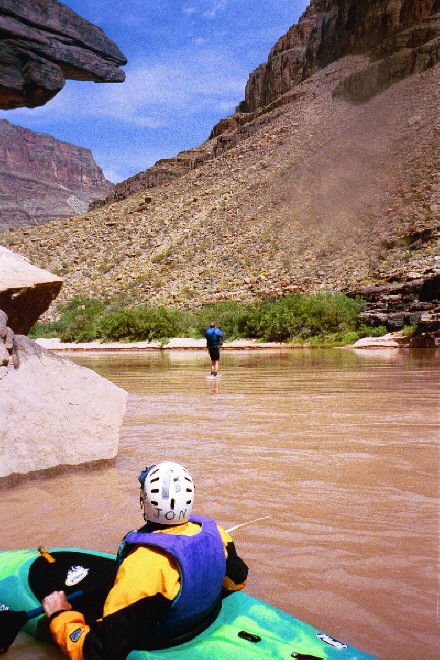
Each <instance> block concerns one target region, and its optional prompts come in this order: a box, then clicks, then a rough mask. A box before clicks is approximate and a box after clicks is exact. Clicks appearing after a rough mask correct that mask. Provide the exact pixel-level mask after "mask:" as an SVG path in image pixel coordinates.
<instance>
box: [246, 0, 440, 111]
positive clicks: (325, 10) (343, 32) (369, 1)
mask: <svg viewBox="0 0 440 660" xmlns="http://www.w3.org/2000/svg"><path fill="white" fill-rule="evenodd" d="M438 9H439V8H438V2H437V1H436V0H394V1H393V2H390V1H389V0H363V1H362V2H359V0H312V2H311V3H310V6H309V7H308V8H307V9H306V11H305V12H304V14H303V15H302V16H301V18H300V20H299V22H298V24H297V25H294V26H292V27H291V28H290V30H289V31H288V32H287V34H285V35H284V36H283V37H281V39H279V41H278V42H277V43H276V44H275V46H274V47H273V48H272V50H271V52H270V53H269V57H268V60H267V62H266V63H265V64H262V65H261V66H259V67H258V69H256V70H255V71H254V72H253V73H252V74H251V75H250V77H249V81H248V83H247V86H246V92H245V100H244V101H243V102H242V103H241V105H240V110H241V111H242V112H255V111H256V110H258V109H259V108H263V107H265V106H267V105H269V104H270V103H272V102H273V101H274V100H275V99H276V98H277V97H279V96H281V95H282V94H285V93H286V92H288V91H289V90H291V89H292V88H293V87H294V86H295V85H297V84H299V83H300V82H302V81H303V80H305V79H306V78H308V77H309V76H310V75H312V74H313V73H314V72H316V71H317V70H318V69H321V68H324V67H325V66H327V65H328V64H330V63H331V62H334V61H336V60H337V59H339V58H341V57H344V56H346V55H350V54H353V55H355V54H359V53H366V52H368V53H369V54H370V55H371V57H372V59H380V58H384V57H388V56H390V55H392V54H393V53H395V52H397V51H399V50H403V49H414V48H416V47H418V46H421V45H422V44H425V43H427V42H429V41H430V40H431V39H433V38H434V37H435V36H436V35H438V25H436V24H435V17H436V13H437V12H438Z"/></svg>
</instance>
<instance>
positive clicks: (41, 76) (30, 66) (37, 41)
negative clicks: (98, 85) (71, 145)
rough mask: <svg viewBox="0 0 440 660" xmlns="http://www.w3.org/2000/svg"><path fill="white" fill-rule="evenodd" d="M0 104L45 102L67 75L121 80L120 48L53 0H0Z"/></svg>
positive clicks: (14, 105) (13, 105)
mask: <svg viewBox="0 0 440 660" xmlns="http://www.w3.org/2000/svg"><path fill="white" fill-rule="evenodd" d="M0 62H1V64H0V107H2V108H4V109H7V110H8V109H12V108H18V107H22V106H26V107H28V108H35V107H37V106H39V105H44V104H45V103H47V101H49V100H50V99H51V98H53V97H54V96H55V95H56V94H57V93H58V92H59V91H60V90H61V89H62V88H63V86H64V84H65V81H66V79H71V80H91V81H94V82H122V81H123V80H124V79H125V74H124V72H123V71H121V69H120V68H119V67H120V66H121V65H124V64H126V63H127V60H126V58H125V56H124V55H123V53H121V51H120V50H119V49H118V47H117V46H116V44H115V43H114V42H113V41H112V40H111V39H109V38H108V37H107V36H106V35H105V34H104V32H103V31H102V30H101V29H100V28H98V27H96V26H95V25H92V23H89V22H88V21H86V20H85V19H84V18H81V16H78V14H76V13H75V12H73V11H72V10H71V9H70V8H69V7H66V6H65V5H62V4H61V3H59V2H57V1H56V0H33V1H32V2H30V1H29V0H0Z"/></svg>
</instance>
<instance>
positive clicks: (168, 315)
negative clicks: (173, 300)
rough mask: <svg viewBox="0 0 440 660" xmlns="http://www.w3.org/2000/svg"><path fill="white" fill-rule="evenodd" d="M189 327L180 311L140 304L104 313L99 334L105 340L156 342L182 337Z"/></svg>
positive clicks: (184, 314) (185, 314)
mask: <svg viewBox="0 0 440 660" xmlns="http://www.w3.org/2000/svg"><path fill="white" fill-rule="evenodd" d="M189 327H190V326H189V323H188V314H187V313H185V312H184V311H182V310H179V309H173V308H168V307H164V306H161V307H150V306H149V305H141V306H139V307H137V308H135V309H126V310H118V311H114V312H107V313H106V314H104V315H103V316H102V318H101V320H100V323H99V328H98V336H100V337H101V338H102V339H103V340H104V341H121V340H127V341H158V340H163V339H168V338H170V337H182V336H185V335H187V334H188V331H189Z"/></svg>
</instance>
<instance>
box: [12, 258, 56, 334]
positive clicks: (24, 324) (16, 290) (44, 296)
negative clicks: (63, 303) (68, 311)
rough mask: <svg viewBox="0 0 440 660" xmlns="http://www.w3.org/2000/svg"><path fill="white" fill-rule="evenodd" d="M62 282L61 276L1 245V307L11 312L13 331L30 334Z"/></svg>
mask: <svg viewBox="0 0 440 660" xmlns="http://www.w3.org/2000/svg"><path fill="white" fill-rule="evenodd" d="M62 284H63V280H62V279H61V278H59V277H57V276H56V275H52V273H48V272H47V271H45V270H42V269H41V268H36V267H35V266H32V265H31V264H30V263H29V261H28V260H27V259H25V258H24V257H21V256H20V255H18V254H15V253H14V252H11V251H10V250H7V249H6V248H4V247H1V246H0V310H3V312H5V313H6V315H7V316H8V318H9V325H10V326H11V328H12V330H13V331H14V332H16V333H20V334H27V333H28V332H29V330H30V329H31V327H32V326H33V325H34V323H35V322H36V321H37V320H38V319H39V318H40V316H41V314H42V313H43V312H45V311H46V310H47V308H48V307H49V305H50V304H51V302H52V301H53V300H54V299H55V298H56V297H57V295H58V293H59V292H60V289H61V287H62ZM0 321H1V319H0ZM0 336H1V327H0Z"/></svg>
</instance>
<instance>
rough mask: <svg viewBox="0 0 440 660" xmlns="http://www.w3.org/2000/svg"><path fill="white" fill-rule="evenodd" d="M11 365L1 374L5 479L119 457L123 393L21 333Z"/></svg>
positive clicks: (0, 458)
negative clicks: (117, 455)
mask: <svg viewBox="0 0 440 660" xmlns="http://www.w3.org/2000/svg"><path fill="white" fill-rule="evenodd" d="M2 318H3V317H2ZM0 321H1V319H0ZM3 321H4V318H3ZM12 362H13V365H11V364H9V365H8V366H7V367H6V368H5V367H2V368H1V369H2V371H1V373H0V420H1V424H2V442H1V443H0V481H4V480H5V479H10V478H12V477H15V476H16V475H23V474H29V473H31V472H35V471H41V470H46V469H49V468H55V467H59V466H75V465H80V464H83V463H91V462H94V461H102V460H106V459H112V458H114V457H115V456H116V454H117V451H118V440H119V429H120V427H121V424H122V421H123V417H124V413H125V406H126V400H127V393H126V392H125V391H124V390H122V389H121V388H119V387H117V386H116V385H114V384H113V383H111V382H110V381H108V380H106V379H105V378H102V377H101V376H99V375H98V374H96V373H95V372H94V371H91V370H90V369H86V368H84V367H81V366H79V365H77V364H74V363H73V362H71V361H70V360H67V359H65V358H62V357H60V356H58V355H55V354H53V353H50V352H49V351H47V350H46V349H44V348H42V347H41V346H38V344H36V343H35V342H34V341H32V340H31V339H29V338H28V337H24V336H22V335H18V336H17V335H15V336H14V338H13V350H12Z"/></svg>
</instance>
